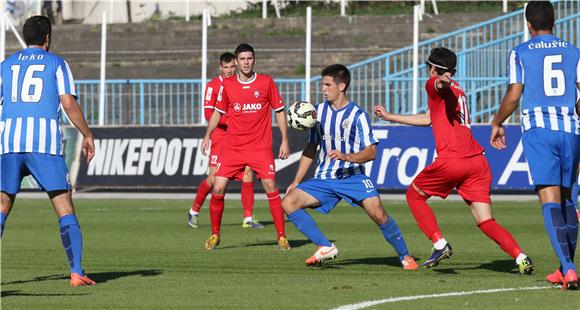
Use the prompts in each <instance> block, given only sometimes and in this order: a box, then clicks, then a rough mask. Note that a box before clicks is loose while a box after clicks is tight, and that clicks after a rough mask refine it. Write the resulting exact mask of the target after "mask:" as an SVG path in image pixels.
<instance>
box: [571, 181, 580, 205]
mask: <svg viewBox="0 0 580 310" xmlns="http://www.w3.org/2000/svg"><path fill="white" fill-rule="evenodd" d="M579 191H580V184H578V182H574V185H573V186H572V203H573V204H574V207H575V208H576V211H578V194H579V193H578V192H579Z"/></svg>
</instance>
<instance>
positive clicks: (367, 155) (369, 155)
mask: <svg viewBox="0 0 580 310" xmlns="http://www.w3.org/2000/svg"><path fill="white" fill-rule="evenodd" d="M376 156H377V146H376V144H371V145H369V146H367V147H365V148H364V149H362V150H361V151H360V152H356V153H348V154H345V153H341V152H339V151H338V150H332V151H330V152H328V157H329V158H332V159H334V160H344V161H348V162H351V163H357V164H363V163H366V162H368V161H371V160H373V159H375V157H376Z"/></svg>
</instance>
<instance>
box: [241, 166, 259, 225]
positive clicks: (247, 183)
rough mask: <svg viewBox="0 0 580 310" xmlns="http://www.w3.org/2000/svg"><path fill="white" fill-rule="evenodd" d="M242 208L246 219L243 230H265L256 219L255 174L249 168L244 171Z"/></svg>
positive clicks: (243, 221) (243, 222)
mask: <svg viewBox="0 0 580 310" xmlns="http://www.w3.org/2000/svg"><path fill="white" fill-rule="evenodd" d="M242 207H243V208H244V219H243V220H242V228H264V225H262V224H260V222H258V220H257V219H256V218H255V217H254V214H253V209H254V173H253V172H252V169H251V168H250V167H248V166H246V168H245V169H244V176H243V177H242Z"/></svg>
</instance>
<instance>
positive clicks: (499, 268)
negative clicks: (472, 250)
mask: <svg viewBox="0 0 580 310" xmlns="http://www.w3.org/2000/svg"><path fill="white" fill-rule="evenodd" d="M515 266H516V265H515V263H514V261H513V260H512V259H502V260H494V261H493V262H489V263H483V264H481V265H479V266H476V267H472V268H465V269H487V270H491V271H496V272H507V273H518V271H517V270H516V269H515Z"/></svg>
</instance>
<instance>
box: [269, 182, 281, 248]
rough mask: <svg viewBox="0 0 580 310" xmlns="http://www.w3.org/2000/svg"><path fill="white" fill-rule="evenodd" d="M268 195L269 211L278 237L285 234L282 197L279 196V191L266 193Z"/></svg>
mask: <svg viewBox="0 0 580 310" xmlns="http://www.w3.org/2000/svg"><path fill="white" fill-rule="evenodd" d="M266 196H268V203H269V204H270V213H272V219H274V226H275V227H276V233H277V234H278V238H280V237H282V236H284V235H285V233H284V210H282V198H280V191H279V190H276V191H275V192H271V193H266Z"/></svg>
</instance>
